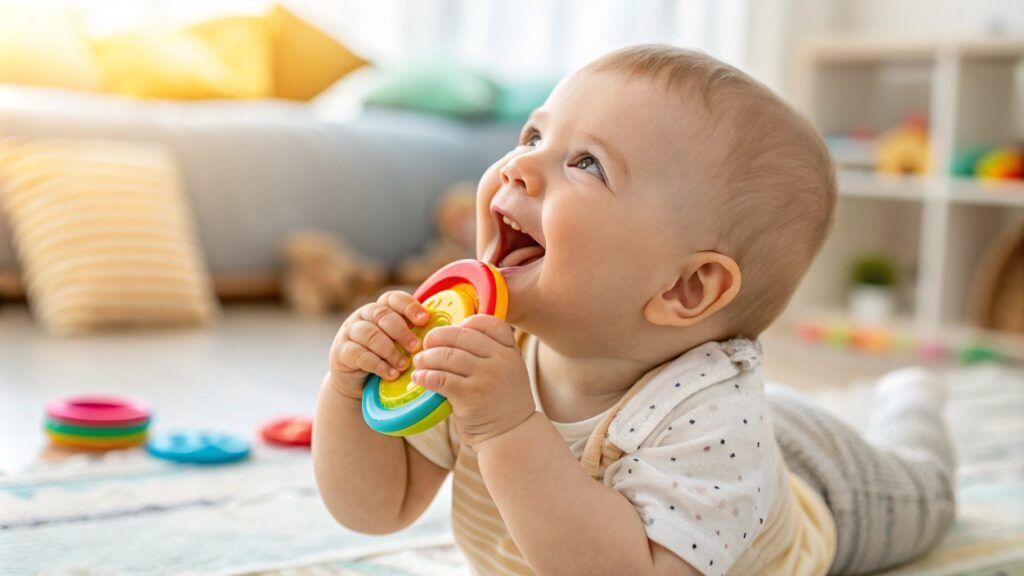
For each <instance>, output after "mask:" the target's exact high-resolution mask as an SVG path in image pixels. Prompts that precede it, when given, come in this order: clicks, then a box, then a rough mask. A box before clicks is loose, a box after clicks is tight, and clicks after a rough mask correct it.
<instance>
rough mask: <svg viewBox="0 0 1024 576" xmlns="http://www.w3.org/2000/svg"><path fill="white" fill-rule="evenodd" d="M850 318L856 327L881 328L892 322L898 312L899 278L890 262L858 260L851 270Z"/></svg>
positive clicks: (872, 258)
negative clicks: (895, 312) (861, 325)
mask: <svg viewBox="0 0 1024 576" xmlns="http://www.w3.org/2000/svg"><path fill="white" fill-rule="evenodd" d="M850 279H851V281H852V282H853V286H851V288H850V299H849V306H850V316H851V317H852V318H853V321H854V322H856V323H857V324H867V325H878V324H884V323H886V322H888V321H889V320H891V319H892V315H893V312H894V311H895V309H896V274H895V272H894V270H893V265H892V263H891V262H890V261H889V259H888V258H885V257H884V256H879V255H875V254H871V255H866V256H863V257H861V258H859V259H858V260H857V261H856V262H854V264H853V268H852V270H851V278H850Z"/></svg>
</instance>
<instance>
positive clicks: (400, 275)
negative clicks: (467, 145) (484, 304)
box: [395, 182, 476, 286]
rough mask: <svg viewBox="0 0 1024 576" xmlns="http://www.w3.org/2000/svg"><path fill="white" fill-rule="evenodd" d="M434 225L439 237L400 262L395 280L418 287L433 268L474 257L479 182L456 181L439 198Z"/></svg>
mask: <svg viewBox="0 0 1024 576" xmlns="http://www.w3.org/2000/svg"><path fill="white" fill-rule="evenodd" d="M434 225H435V226H436V228H437V232H438V234H439V236H438V238H437V239H435V240H432V241H431V242H430V243H429V244H427V246H426V249H425V250H424V251H423V253H422V254H420V255H417V256H413V257H411V258H407V259H405V260H403V261H402V263H401V264H399V265H398V270H397V272H396V273H395V280H396V281H397V282H398V283H400V284H405V285H410V286H415V285H418V284H420V283H421V282H423V281H424V280H426V279H427V277H429V276H430V275H431V274H432V273H433V272H434V270H437V269H438V268H440V267H442V266H444V265H445V264H447V263H449V262H454V261H455V260H462V259H464V258H471V257H472V256H473V253H474V250H475V248H474V246H475V243H476V185H475V184H473V183H471V182H464V183H461V184H456V185H454V186H452V187H451V188H449V189H448V190H447V191H446V192H445V193H444V194H443V195H442V196H441V198H440V199H439V200H438V201H437V208H436V209H435V211H434Z"/></svg>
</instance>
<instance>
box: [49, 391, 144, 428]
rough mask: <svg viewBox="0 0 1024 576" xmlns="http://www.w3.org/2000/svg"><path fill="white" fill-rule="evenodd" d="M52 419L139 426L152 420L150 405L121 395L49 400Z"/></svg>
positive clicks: (85, 424) (90, 424)
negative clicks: (150, 417)
mask: <svg viewBox="0 0 1024 576" xmlns="http://www.w3.org/2000/svg"><path fill="white" fill-rule="evenodd" d="M46 414H47V416H49V417H50V419H51V420H55V421H57V422H63V423H65V424H72V425H76V426H93V427H97V426H135V425H139V424H145V423H146V422H148V421H149V416H150V413H149V408H148V407H147V406H146V405H145V404H143V403H142V402H140V401H138V400H132V399H129V398H119V397H117V396H75V397H71V398H64V399H62V400H57V401H54V402H51V403H49V404H47V406H46Z"/></svg>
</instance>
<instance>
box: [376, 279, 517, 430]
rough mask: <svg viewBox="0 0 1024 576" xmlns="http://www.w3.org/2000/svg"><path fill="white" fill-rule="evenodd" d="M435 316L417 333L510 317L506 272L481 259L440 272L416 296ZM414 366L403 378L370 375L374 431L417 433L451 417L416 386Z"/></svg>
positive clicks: (444, 403)
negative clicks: (477, 317)
mask: <svg viewBox="0 0 1024 576" xmlns="http://www.w3.org/2000/svg"><path fill="white" fill-rule="evenodd" d="M413 296H415V297H416V299H417V300H419V301H420V302H422V303H423V306H424V307H425V308H426V309H427V310H428V311H429V312H430V321H429V322H428V323H427V325H426V326H422V327H417V328H414V329H413V332H414V333H415V334H416V336H417V338H420V339H421V340H422V338H423V337H424V336H425V335H426V334H427V333H428V332H430V331H431V330H433V329H434V328H437V327H438V326H452V325H456V324H459V323H460V322H462V321H463V320H465V319H466V318H468V317H470V316H472V315H473V314H490V315H492V316H497V317H498V318H502V319H504V318H505V314H506V313H507V311H508V286H507V285H506V284H505V279H504V277H502V275H501V273H500V272H499V271H498V270H497V269H496V268H494V267H493V266H490V265H488V264H485V263H483V262H479V261H476V260H459V261H457V262H452V263H451V264H449V265H447V266H445V267H444V268H441V269H440V270H438V271H437V272H435V273H434V274H433V275H432V276H430V277H429V278H427V280H426V281H425V282H424V283H423V284H421V285H420V287H419V288H417V289H416V291H415V292H414V293H413ZM412 371H413V367H412V366H411V365H410V366H409V367H408V368H406V370H405V371H404V372H402V374H401V375H399V377H398V378H396V379H395V380H390V381H382V380H381V378H380V377H379V376H377V375H376V374H371V375H370V376H369V378H367V380H366V386H365V387H364V388H363V418H364V419H365V420H366V423H367V425H369V426H370V428H372V429H374V430H376V431H377V432H380V433H382V434H388V435H391V436H408V435H411V434H418V433H420V432H423V431H425V430H427V429H429V428H430V427H431V426H433V425H435V424H437V423H438V422H441V421H442V420H444V419H445V418H447V417H448V415H449V414H451V405H450V404H449V403H448V400H447V399H445V397H444V396H441V395H440V394H438V393H437V392H434V391H432V390H427V389H425V388H422V387H420V386H417V385H416V384H414V383H413V382H412Z"/></svg>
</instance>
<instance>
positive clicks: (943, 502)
mask: <svg viewBox="0 0 1024 576" xmlns="http://www.w3.org/2000/svg"><path fill="white" fill-rule="evenodd" d="M942 386H943V383H942V382H939V381H937V380H936V379H934V378H933V377H932V376H930V375H929V374H928V372H926V371H924V370H921V369H916V368H910V369H904V370H898V371H896V372H893V373H891V374H888V375H886V376H884V377H883V378H882V379H881V380H880V381H879V383H878V387H877V391H876V405H875V407H874V410H875V412H874V418H873V419H872V424H871V426H870V427H869V430H868V433H867V434H866V438H865V437H862V436H861V435H860V434H858V433H857V432H856V431H854V430H853V429H852V428H850V427H849V426H847V425H845V424H843V423H842V422H840V421H839V420H837V419H836V418H835V417H833V416H831V415H829V414H828V413H826V412H825V411H824V410H822V409H821V408H819V407H816V406H814V404H812V403H811V402H810V401H809V400H807V399H806V398H803V397H801V396H800V395H799V394H797V393H795V392H793V391H791V390H787V389H784V388H778V387H769V389H768V398H769V404H770V406H771V410H772V422H773V425H774V428H775V436H776V439H777V441H778V444H779V447H780V448H781V449H782V453H783V455H784V457H785V459H786V464H787V465H788V466H789V468H790V470H792V471H793V472H794V473H795V474H797V475H798V476H800V477H801V478H802V479H803V480H804V481H806V482H807V483H808V484H810V485H811V486H812V487H813V488H815V489H816V490H817V491H818V493H819V494H821V495H822V496H823V497H824V499H825V502H826V503H827V504H828V506H829V508H830V509H831V510H832V514H833V516H834V517H835V521H836V531H837V535H838V546H837V550H836V559H835V562H834V563H833V565H832V570H831V573H832V574H863V573H867V572H874V571H877V570H881V569H883V568H886V567H889V566H894V565H896V564H900V563H902V562H906V561H908V560H911V559H913V558H915V557H918V556H920V555H922V554H924V553H925V552H927V551H928V550H930V549H931V548H932V547H934V546H935V545H936V544H938V543H939V541H940V540H941V539H942V537H943V536H944V535H945V534H946V532H947V531H948V529H949V528H950V526H951V525H952V523H953V520H954V516H955V508H956V501H955V491H954V486H953V484H954V477H955V468H956V466H955V463H954V459H953V452H952V448H951V446H950V441H949V435H948V433H947V431H946V428H945V425H944V424H943V421H942V406H943V403H944V401H945V391H944V389H943V388H942Z"/></svg>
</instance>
